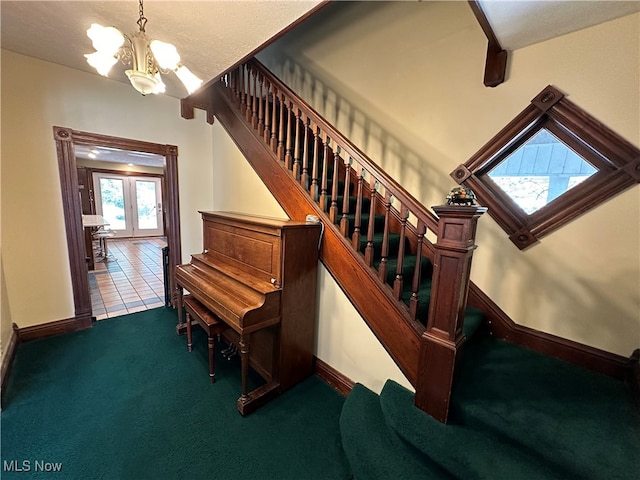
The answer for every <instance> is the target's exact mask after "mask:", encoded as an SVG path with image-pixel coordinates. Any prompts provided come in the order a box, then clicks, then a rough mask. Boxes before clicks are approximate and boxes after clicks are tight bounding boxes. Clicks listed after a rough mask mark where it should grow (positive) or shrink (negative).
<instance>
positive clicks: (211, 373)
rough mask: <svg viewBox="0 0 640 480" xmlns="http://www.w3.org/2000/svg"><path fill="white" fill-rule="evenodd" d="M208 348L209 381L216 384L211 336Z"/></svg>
mask: <svg viewBox="0 0 640 480" xmlns="http://www.w3.org/2000/svg"><path fill="white" fill-rule="evenodd" d="M187 329H189V324H188V323H187ZM187 331H188V330H187ZM208 347H209V379H210V380H211V383H215V382H216V360H215V357H216V351H215V338H214V337H213V336H212V335H209V341H208Z"/></svg>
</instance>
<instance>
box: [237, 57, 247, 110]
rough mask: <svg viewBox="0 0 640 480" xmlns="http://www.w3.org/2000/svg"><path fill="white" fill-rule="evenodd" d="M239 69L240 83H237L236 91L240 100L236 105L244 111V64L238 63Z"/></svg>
mask: <svg viewBox="0 0 640 480" xmlns="http://www.w3.org/2000/svg"><path fill="white" fill-rule="evenodd" d="M238 68H239V70H240V78H239V80H240V85H238V92H239V93H240V99H239V100H240V101H239V103H238V106H239V107H240V111H241V112H244V111H245V109H246V108H247V105H246V103H245V98H244V65H240V67H238Z"/></svg>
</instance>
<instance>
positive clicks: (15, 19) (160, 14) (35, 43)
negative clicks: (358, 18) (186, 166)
mask: <svg viewBox="0 0 640 480" xmlns="http://www.w3.org/2000/svg"><path fill="white" fill-rule="evenodd" d="M320 3H322V2H321V1H319V0H315V1H314V0H298V1H295V0H289V1H280V0H276V1H265V0H262V1H224V0H205V1H164V0H147V1H146V2H144V16H145V17H146V18H147V20H148V22H147V26H146V33H147V36H149V38H151V39H157V40H163V41H165V42H169V43H173V44H174V45H176V47H177V48H178V52H179V53H180V55H181V57H182V62H183V63H184V64H185V65H186V66H187V67H189V69H190V70H192V71H193V72H194V73H195V74H196V75H198V76H199V77H200V78H202V79H203V80H204V81H205V82H207V81H209V80H211V79H213V78H215V77H217V76H218V75H220V74H221V73H223V72H224V71H225V70H226V69H227V68H228V67H230V66H232V65H234V64H235V63H236V62H237V61H239V60H240V59H242V58H243V57H244V56H246V55H248V54H249V53H251V52H253V51H254V50H255V49H256V48H258V47H259V46H261V45H262V44H264V43H265V42H266V41H268V40H269V39H270V38H272V37H273V36H274V35H276V34H278V33H279V32H281V31H282V30H283V29H285V28H287V27H288V26H289V25H291V24H292V23H293V22H295V21H296V20H297V19H299V18H300V17H302V16H304V15H305V14H306V13H308V12H309V11H310V10H312V9H314V8H315V7H316V6H317V5H318V4H320ZM0 15H1V17H2V29H1V34H2V37H1V38H2V43H1V45H2V48H3V49H6V50H11V51H13V52H17V53H21V54H23V55H28V56H31V57H35V58H39V59H41V60H46V61H49V62H53V63H57V64H60V65H65V66H67V67H71V68H75V69H78V70H83V71H86V72H91V73H96V72H95V70H94V69H93V68H92V67H90V66H89V65H88V64H87V62H86V60H85V58H84V54H85V53H90V52H92V51H93V48H92V45H91V40H90V39H89V38H88V37H87V35H86V30H87V28H89V26H90V25H91V24H92V23H99V24H101V25H104V26H114V27H116V28H117V29H119V30H120V31H122V32H123V33H126V34H131V33H135V32H136V31H137V30H138V25H137V24H136V21H137V20H138V16H139V15H138V2H137V1H135V0H128V1H99V2H85V1H4V0H3V1H2V2H0ZM124 70H125V68H117V65H116V66H114V68H113V69H112V73H111V74H110V78H113V79H115V80H118V81H122V82H125V83H128V79H127V78H126V76H125V74H124ZM163 80H164V81H165V83H166V84H167V95H171V96H174V97H177V98H182V97H185V96H186V91H185V90H184V89H183V88H182V86H181V85H180V83H179V81H177V80H176V79H175V78H173V75H165V76H164V77H163Z"/></svg>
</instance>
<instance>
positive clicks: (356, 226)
mask: <svg viewBox="0 0 640 480" xmlns="http://www.w3.org/2000/svg"><path fill="white" fill-rule="evenodd" d="M365 173H366V172H365V170H364V168H361V169H360V173H359V174H358V175H357V178H358V188H357V190H356V214H355V218H354V219H353V234H352V235H351V245H353V248H355V249H356V250H357V251H358V252H359V251H360V240H361V237H362V233H361V232H362V195H363V192H364V175H365Z"/></svg>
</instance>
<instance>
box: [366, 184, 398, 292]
mask: <svg viewBox="0 0 640 480" xmlns="http://www.w3.org/2000/svg"><path fill="white" fill-rule="evenodd" d="M384 200H385V202H384V234H383V235H382V254H381V258H380V265H378V278H379V279H380V280H381V281H382V282H386V281H387V268H388V262H389V220H390V217H389V213H390V212H391V204H392V202H393V199H392V197H391V193H390V192H389V190H387V189H385V194H384ZM370 220H371V219H370Z"/></svg>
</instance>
